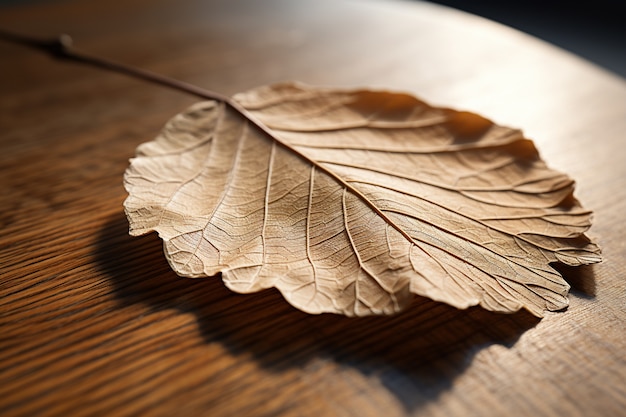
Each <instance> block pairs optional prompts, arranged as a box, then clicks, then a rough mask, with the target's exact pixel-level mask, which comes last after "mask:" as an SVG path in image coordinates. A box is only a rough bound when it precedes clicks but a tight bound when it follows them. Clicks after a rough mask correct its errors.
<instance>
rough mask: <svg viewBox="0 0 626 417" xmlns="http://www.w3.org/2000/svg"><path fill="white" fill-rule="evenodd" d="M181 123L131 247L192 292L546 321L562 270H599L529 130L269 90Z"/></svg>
mask: <svg viewBox="0 0 626 417" xmlns="http://www.w3.org/2000/svg"><path fill="white" fill-rule="evenodd" d="M232 103H234V104H231V103H230V102H219V101H208V102H202V103H198V104H196V105H194V106H193V107H191V108H190V109H188V110H187V111H185V112H183V113H181V114H179V115H177V116H176V117H174V118H173V119H172V120H171V121H170V122H169V123H168V124H167V125H166V127H165V128H164V130H163V131H162V133H161V134H160V135H159V136H158V137H157V138H156V139H155V140H154V141H152V142H148V143H145V144H143V145H141V146H140V147H139V148H138V150H137V157H136V158H134V159H133V160H132V161H131V166H130V167H129V168H128V170H127V172H126V175H125V185H126V188H127V190H128V192H129V197H128V198H127V200H126V202H125V208H126V213H127V216H128V218H129V221H130V226H131V229H130V231H131V234H132V235H142V234H145V233H148V232H150V231H157V232H158V233H159V235H160V236H161V238H162V239H163V240H164V243H165V254H166V257H167V259H168V261H169V262H170V264H171V266H172V268H173V269H174V270H175V271H176V272H177V273H178V274H180V275H182V276H188V277H206V276H213V275H215V274H217V273H220V272H221V273H222V278H223V280H224V282H225V284H226V285H227V286H228V287H229V288H230V289H232V290H233V291H237V292H240V293H250V292H255V291H259V290H262V289H265V288H271V287H275V288H277V289H278V290H279V291H280V292H281V293H282V294H283V295H284V297H285V298H286V299H287V300H288V301H289V302H290V303H291V304H292V305H294V306H295V307H297V308H299V309H301V310H304V311H306V312H309V313H322V312H332V313H340V314H345V315H348V316H363V315H371V314H392V313H395V312H398V311H400V310H402V309H403V308H405V307H406V306H407V305H408V303H409V302H410V301H411V299H412V298H413V296H414V294H417V295H421V296H425V297H429V298H431V299H433V300H436V301H441V302H445V303H448V304H451V305H453V306H456V307H458V308H467V307H469V306H472V305H481V306H483V307H484V308H486V309H488V310H493V311H500V312H513V311H517V310H519V309H520V308H526V309H527V310H529V311H530V312H532V313H533V314H535V315H537V316H541V315H542V314H543V313H544V311H545V310H559V309H562V308H564V307H566V306H567V304H568V301H567V292H568V289H569V286H568V285H567V283H566V282H565V281H564V279H563V278H562V277H561V275H560V274H559V273H558V272H556V271H555V270H554V269H553V268H552V267H551V266H550V264H551V263H554V262H560V263H565V264H568V265H582V264H590V263H595V262H599V261H600V260H601V257H600V254H599V248H598V247H597V246H596V245H595V244H594V243H592V242H591V241H590V240H589V239H588V238H587V237H586V236H585V234H584V232H585V231H586V230H587V229H588V228H589V226H590V216H591V213H590V212H589V211H588V210H585V209H583V208H582V207H581V205H580V203H579V202H578V201H577V200H576V199H575V198H574V197H573V189H574V182H573V181H572V180H571V179H570V178H569V177H568V176H567V175H565V174H562V173H560V172H557V171H554V170H552V169H550V168H548V167H547V166H546V164H545V163H544V162H543V161H542V160H541V159H540V158H539V155H538V153H537V151H536V149H535V147H534V145H533V143H532V142H531V141H530V140H528V139H526V138H525V137H524V136H523V135H522V133H521V132H520V131H519V130H515V129H511V128H507V127H502V126H498V125H496V124H494V123H492V122H491V121H489V120H487V119H485V118H483V117H481V116H478V115H476V114H473V113H468V112H460V111H455V110H450V109H444V108H436V107H432V106H430V105H428V104H426V103H424V102H422V101H420V100H418V99H416V98H414V97H412V96H410V95H407V94H401V93H391V92H385V91H369V90H356V91H345V90H334V89H323V88H314V87H309V86H303V85H299V84H279V85H273V86H265V87H260V88H257V89H254V90H252V91H249V92H246V93H242V94H238V95H236V96H235V97H233V101H232Z"/></svg>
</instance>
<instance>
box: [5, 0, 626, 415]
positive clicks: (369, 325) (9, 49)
mask: <svg viewBox="0 0 626 417" xmlns="http://www.w3.org/2000/svg"><path fill="white" fill-rule="evenodd" d="M0 26H2V27H5V28H7V29H12V30H15V31H21V32H23V33H29V34H33V35H55V34H57V33H59V32H68V33H71V34H72V35H73V37H74V38H75V41H76V42H77V46H78V47H80V48H82V49H84V50H87V51H90V52H91V53H94V54H98V55H102V56H106V57H110V58H113V59H116V60H119V61H123V62H127V63H129V64H132V65H137V66H140V67H143V68H147V69H151V70H154V71H156V72H159V73H162V74H165V75H169V76H172V77H175V78H179V79H183V80H186V81H188V82H191V83H194V84H197V85H199V86H203V87H207V88H211V89H214V90H217V91H219V92H221V93H224V94H233V93H235V92H237V91H243V90H246V89H248V88H250V87H254V86H256V85H261V84H267V83H271V82H275V81H281V80H289V79H297V80H300V81H304V82H308V83H311V84H323V85H336V86H343V87H347V86H373V87H384V88H390V89H395V90H405V91H409V92H411V93H413V94H415V95H417V96H420V97H421V98H423V99H425V100H427V101H429V102H432V103H434V104H438V105H445V106H449V107H454V108H459V109H468V110H472V111H476V112H480V113H482V114H484V115H486V116H488V117H490V118H492V119H494V120H495V121H496V122H498V123H500V124H504V125H510V126H514V127H521V128H522V129H523V130H524V131H525V132H526V134H527V135H528V136H530V137H531V138H533V139H534V140H535V142H536V144H537V147H538V148H539V150H540V151H541V153H542V156H543V158H544V159H545V160H546V161H547V162H548V163H549V164H550V165H551V166H552V167H554V168H557V169H560V170H563V171H565V172H567V173H569V174H570V175H571V176H573V177H574V178H575V179H576V180H577V183H578V186H577V187H578V188H577V193H576V194H577V196H578V197H579V198H580V199H581V200H582V202H583V204H584V205H585V206H586V207H589V208H591V209H593V210H594V211H595V212H596V216H595V224H594V226H593V228H592V229H591V231H590V234H591V235H592V236H595V237H597V239H598V240H599V243H600V245H601V246H602V247H603V249H604V255H605V258H606V260H605V262H604V263H602V264H599V265H597V266H594V267H588V268H563V272H564V274H565V277H566V278H567V279H568V281H569V282H570V283H571V284H572V285H573V291H572V294H571V295H570V302H571V305H570V308H569V309H568V310H567V311H565V312H561V313H550V314H548V315H547V317H545V318H544V319H542V320H537V319H535V318H533V317H532V316H530V315H529V314H525V313H520V314H514V315H499V314H493V313H488V312H485V311H482V310H481V309H470V310H468V311H458V310H456V309H454V308H451V307H447V306H445V305H442V304H438V303H434V302H432V301H428V300H425V299H416V301H415V303H414V305H413V306H412V307H411V308H409V310H408V311H406V312H404V313H402V314H400V315H397V316H394V317H391V318H363V319H348V318H344V317H339V316H333V315H321V316H309V315H306V314H304V313H301V312H299V311H297V310H295V309H293V308H292V307H290V306H289V305H288V304H287V303H285V302H284V301H283V299H282V297H280V295H278V294H277V293H276V292H273V291H267V292H263V293H260V294H255V295H245V296H244V295H238V294H233V293H231V292H229V291H228V290H226V289H225V288H224V286H223V285H222V283H221V281H220V279H219V278H215V279H206V280H190V279H183V278H178V277H177V276H175V274H173V272H171V270H170V268H169V266H168V265H167V263H166V261H165V260H164V257H163V254H162V247H161V242H160V240H159V239H158V238H157V237H156V236H154V235H150V236H146V237H142V238H131V237H129V236H128V234H127V228H128V225H127V222H126V219H125V218H124V214H123V210H122V201H123V200H124V198H125V192H124V190H123V187H122V174H123V172H124V170H125V169H126V167H127V161H128V158H129V157H131V156H132V155H133V153H134V149H135V147H136V146H137V145H138V144H139V143H141V142H144V141H147V140H150V139H152V138H153V137H154V136H155V135H156V134H157V132H158V131H159V129H160V128H161V126H162V125H163V124H164V123H165V121H167V119H169V118H170V117H171V116H172V115H173V114H175V113H177V112H179V111H181V110H182V109H184V108H185V107H187V106H188V105H190V104H191V103H193V102H194V101H196V99H195V98H194V97H190V96H187V95H185V94H181V93H178V92H176V91H170V90H167V89H165V88H162V87H156V86H152V85H149V84H147V83H144V82H141V81H137V80H134V79H130V78H127V77H124V76H122V75H118V74H113V73H109V72H105V71H98V70H95V69H92V68H87V67H82V66H79V65H76V64H72V63H67V62H57V61H53V60H51V59H50V58H48V57H46V56H44V55H42V54H39V53H37V52H34V51H31V50H27V49H24V48H22V47H19V46H16V45H12V44H8V43H0V54H1V56H2V57H3V59H2V63H1V64H0V143H1V146H2V152H1V153H0V172H2V175H1V176H0V227H1V229H0V230H1V231H0V268H1V270H0V271H1V272H0V274H1V279H0V414H2V415H6V416H30V415H46V416H52V415H59V416H60V415H64V416H65V415H72V416H82V415H84V416H93V415H106V416H111V415H116V416H123V415H148V416H159V415H163V416H165V415H167V416H169V415H181V416H185V415H187V416H196V415H207V416H208V415H210V416H270V415H285V416H380V415H385V416H409V415H420V416H489V415H493V416H498V415H520V416H524V415H528V416H531V415H532V416H557V415H558V416H562V415H568V416H619V415H625V413H626V412H625V411H624V410H626V354H625V353H624V352H625V348H626V335H625V331H624V328H625V326H624V325H625V322H626V303H625V298H624V296H625V293H626V285H625V282H624V277H625V276H626V268H625V265H626V251H625V246H624V243H623V242H624V239H623V236H624V234H625V233H626V226H625V223H624V221H623V213H624V212H625V211H626V184H624V181H625V179H626V150H625V148H624V134H623V132H624V131H626V83H625V82H624V80H622V79H620V78H617V77H615V76H613V75H611V74H609V73H607V72H605V71H603V70H601V69H599V68H597V67H594V66H593V65H591V64H589V63H587V62H585V61H583V60H581V59H579V58H577V57H575V56H572V55H569V54H566V53H565V52H563V51H561V50H558V49H556V48H553V47H551V46H549V45H546V44H544V43H542V42H540V41H538V40H535V39H533V38H530V37H528V36H526V35H523V34H521V33H518V32H515V31H512V30H510V29H507V28H504V27H502V26H498V25H496V24H494V23H491V22H488V21H485V20H482V19H478V18H474V17H472V16H469V15H466V14H462V13H458V12H455V11H452V10H449V9H444V8H441V7H437V6H433V5H430V4H427V3H420V2H412V3H408V2H397V1H389V2H383V1H373V0H367V1H330V0H326V1H316V2H305V1H287V0H272V1H266V2H254V1H243V0H242V1H213V2H201V1H199V0H198V1H194V0H188V1H176V2H175V1H172V0H158V1H154V2H147V1H142V0H131V1H124V2H122V1H113V0H108V1H90V2H81V1H79V0H65V1H59V2H43V3H36V4H32V5H24V6H14V7H12V8H5V9H2V10H1V13H0Z"/></svg>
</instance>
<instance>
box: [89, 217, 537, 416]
mask: <svg viewBox="0 0 626 417" xmlns="http://www.w3.org/2000/svg"><path fill="white" fill-rule="evenodd" d="M127 230H128V225H127V222H126V219H125V217H124V216H123V214H121V213H120V214H117V215H115V216H113V217H111V218H110V219H109V220H108V222H107V223H106V224H105V225H104V227H103V228H102V230H101V233H100V236H99V238H98V249H97V254H96V258H97V262H98V265H99V267H100V269H101V270H102V271H103V272H104V273H105V274H106V275H107V277H108V279H110V281H111V283H112V284H113V287H114V295H115V297H116V298H117V299H118V300H119V302H120V303H121V304H122V305H133V304H137V303H141V304H143V305H145V306H146V307H147V308H148V310H149V311H150V312H157V311H163V310H168V309H175V310H178V311H180V312H181V313H192V314H194V315H195V317H196V319H197V322H198V326H199V329H200V331H201V333H202V336H203V338H204V340H205V341H206V343H220V344H222V345H223V346H225V347H227V348H228V349H229V350H230V351H231V352H232V353H233V354H237V353H244V354H246V355H247V356H248V357H249V356H251V357H252V358H253V359H254V360H255V361H256V362H258V364H259V365H260V366H262V367H264V368H265V369H267V370H269V371H271V372H276V373H280V372H283V371H286V370H290V369H305V368H307V369H309V370H311V369H312V368H311V367H314V366H315V363H316V361H317V360H320V359H321V360H323V361H332V362H333V363H335V364H337V365H338V366H340V367H347V368H350V369H352V370H356V371H358V372H360V373H361V374H362V375H364V376H366V377H371V378H377V379H378V380H379V381H380V383H381V384H382V385H383V386H384V387H386V389H387V390H388V391H389V392H390V393H392V394H393V395H394V396H395V397H396V398H397V399H398V400H399V401H400V402H401V403H402V404H403V406H404V407H405V408H406V409H407V410H414V409H416V408H419V407H421V406H423V405H425V404H427V403H429V402H430V401H432V400H434V399H436V398H437V397H438V396H439V395H441V394H442V393H443V392H445V391H446V390H447V389H449V388H450V386H451V385H452V383H453V382H454V380H455V378H456V377H457V376H458V375H460V374H462V373H463V371H464V370H465V369H466V368H467V367H468V366H469V365H470V364H471V361H472V359H473V357H474V355H475V354H476V353H477V352H479V351H480V350H481V349H483V348H485V347H488V346H490V345H493V344H501V345H504V346H512V345H513V344H514V343H515V342H516V341H517V340H518V338H519V337H520V336H521V335H522V334H523V333H524V332H525V331H526V330H528V329H530V328H532V327H534V326H535V325H536V324H537V323H538V321H539V320H538V319H537V318H535V317H533V316H532V315H530V314H529V313H526V312H519V313H516V314H511V315H503V314H494V313H490V312H487V311H485V310H483V309H481V308H471V309H468V310H465V311H460V310H457V309H456V308H453V307H449V306H447V305H444V304H441V303H437V302H433V301H431V300H428V299H426V298H419V297H418V298H416V300H415V302H414V303H413V305H412V306H411V307H410V308H409V309H407V310H406V311H405V312H403V313H401V314H398V315H395V316H391V317H365V318H347V317H343V316H338V315H332V314H322V315H318V316H315V315H308V314H305V313H303V312H301V311H299V310H296V309H295V308H293V307H291V306H290V305H289V304H288V303H287V302H286V301H284V299H283V298H282V296H281V295H280V294H279V293H278V292H277V291H275V290H269V291H264V292H261V293H256V294H249V295H241V294H235V293H232V292H231V291H229V290H228V289H227V288H226V287H225V286H224V285H223V283H222V282H221V279H219V277H214V278H209V279H188V278H180V277H177V276H176V275H175V274H174V273H173V272H172V271H171V269H170V268H169V265H167V262H166V260H165V258H164V256H163V252H162V243H161V240H160V239H159V238H158V237H157V236H156V235H155V234H152V235H148V236H144V237H140V238H133V237H130V236H129V235H128V232H127ZM147 266H148V267H147Z"/></svg>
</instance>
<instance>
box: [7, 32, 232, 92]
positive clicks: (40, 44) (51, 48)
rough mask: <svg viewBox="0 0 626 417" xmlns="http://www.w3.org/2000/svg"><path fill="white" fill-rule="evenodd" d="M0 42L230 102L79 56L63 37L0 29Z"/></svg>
mask: <svg viewBox="0 0 626 417" xmlns="http://www.w3.org/2000/svg"><path fill="white" fill-rule="evenodd" d="M0 40H5V41H9V42H13V43H17V44H20V45H24V46H27V47H30V48H34V49H37V50H40V51H43V52H46V53H48V54H49V55H50V56H52V57H53V58H55V59H59V60H68V61H75V62H80V63H83V64H87V65H91V66H94V67H97V68H103V69H108V70H111V71H115V72H119V73H122V74H126V75H130V76H133V77H136V78H140V79H142V80H145V81H149V82H152V83H155V84H159V85H162V86H165V87H169V88H172V89H175V90H179V91H182V92H185V93H188V94H192V95H195V96H197V97H200V98H204V99H208V100H217V101H221V102H226V103H230V99H229V98H228V97H226V96H223V95H221V94H219V93H215V92H213V91H210V90H205V89H203V88H200V87H197V86H195V85H193V84H189V83H186V82H183V81H180V80H176V79H174V78H169V77H165V76H163V75H160V74H157V73H155V72H152V71H147V70H143V69H140V68H135V67H132V66H130V65H125V64H122V63H120V62H116V61H112V60H109V59H104V58H100V57H97V56H93V55H89V54H86V53H84V52H81V51H79V50H77V49H75V48H74V47H73V41H72V38H71V37H70V36H69V35H65V34H63V35H59V36H58V37H56V38H37V37H33V36H25V35H21V34H16V33H12V32H9V31H6V30H4V29H0Z"/></svg>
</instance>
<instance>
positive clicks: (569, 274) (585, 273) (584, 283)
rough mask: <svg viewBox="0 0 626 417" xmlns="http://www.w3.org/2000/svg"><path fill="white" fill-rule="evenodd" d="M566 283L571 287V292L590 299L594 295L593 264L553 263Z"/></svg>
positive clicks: (594, 278)
mask: <svg viewBox="0 0 626 417" xmlns="http://www.w3.org/2000/svg"><path fill="white" fill-rule="evenodd" d="M552 267H553V268H554V269H556V270H557V271H558V272H559V273H560V274H561V275H562V276H563V278H565V280H566V281H567V282H568V284H569V285H570V286H571V287H572V293H575V294H576V295H577V296H579V297H582V298H586V299H592V298H595V296H596V275H595V269H594V266H593V265H581V266H569V265H564V264H553V265H552Z"/></svg>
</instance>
